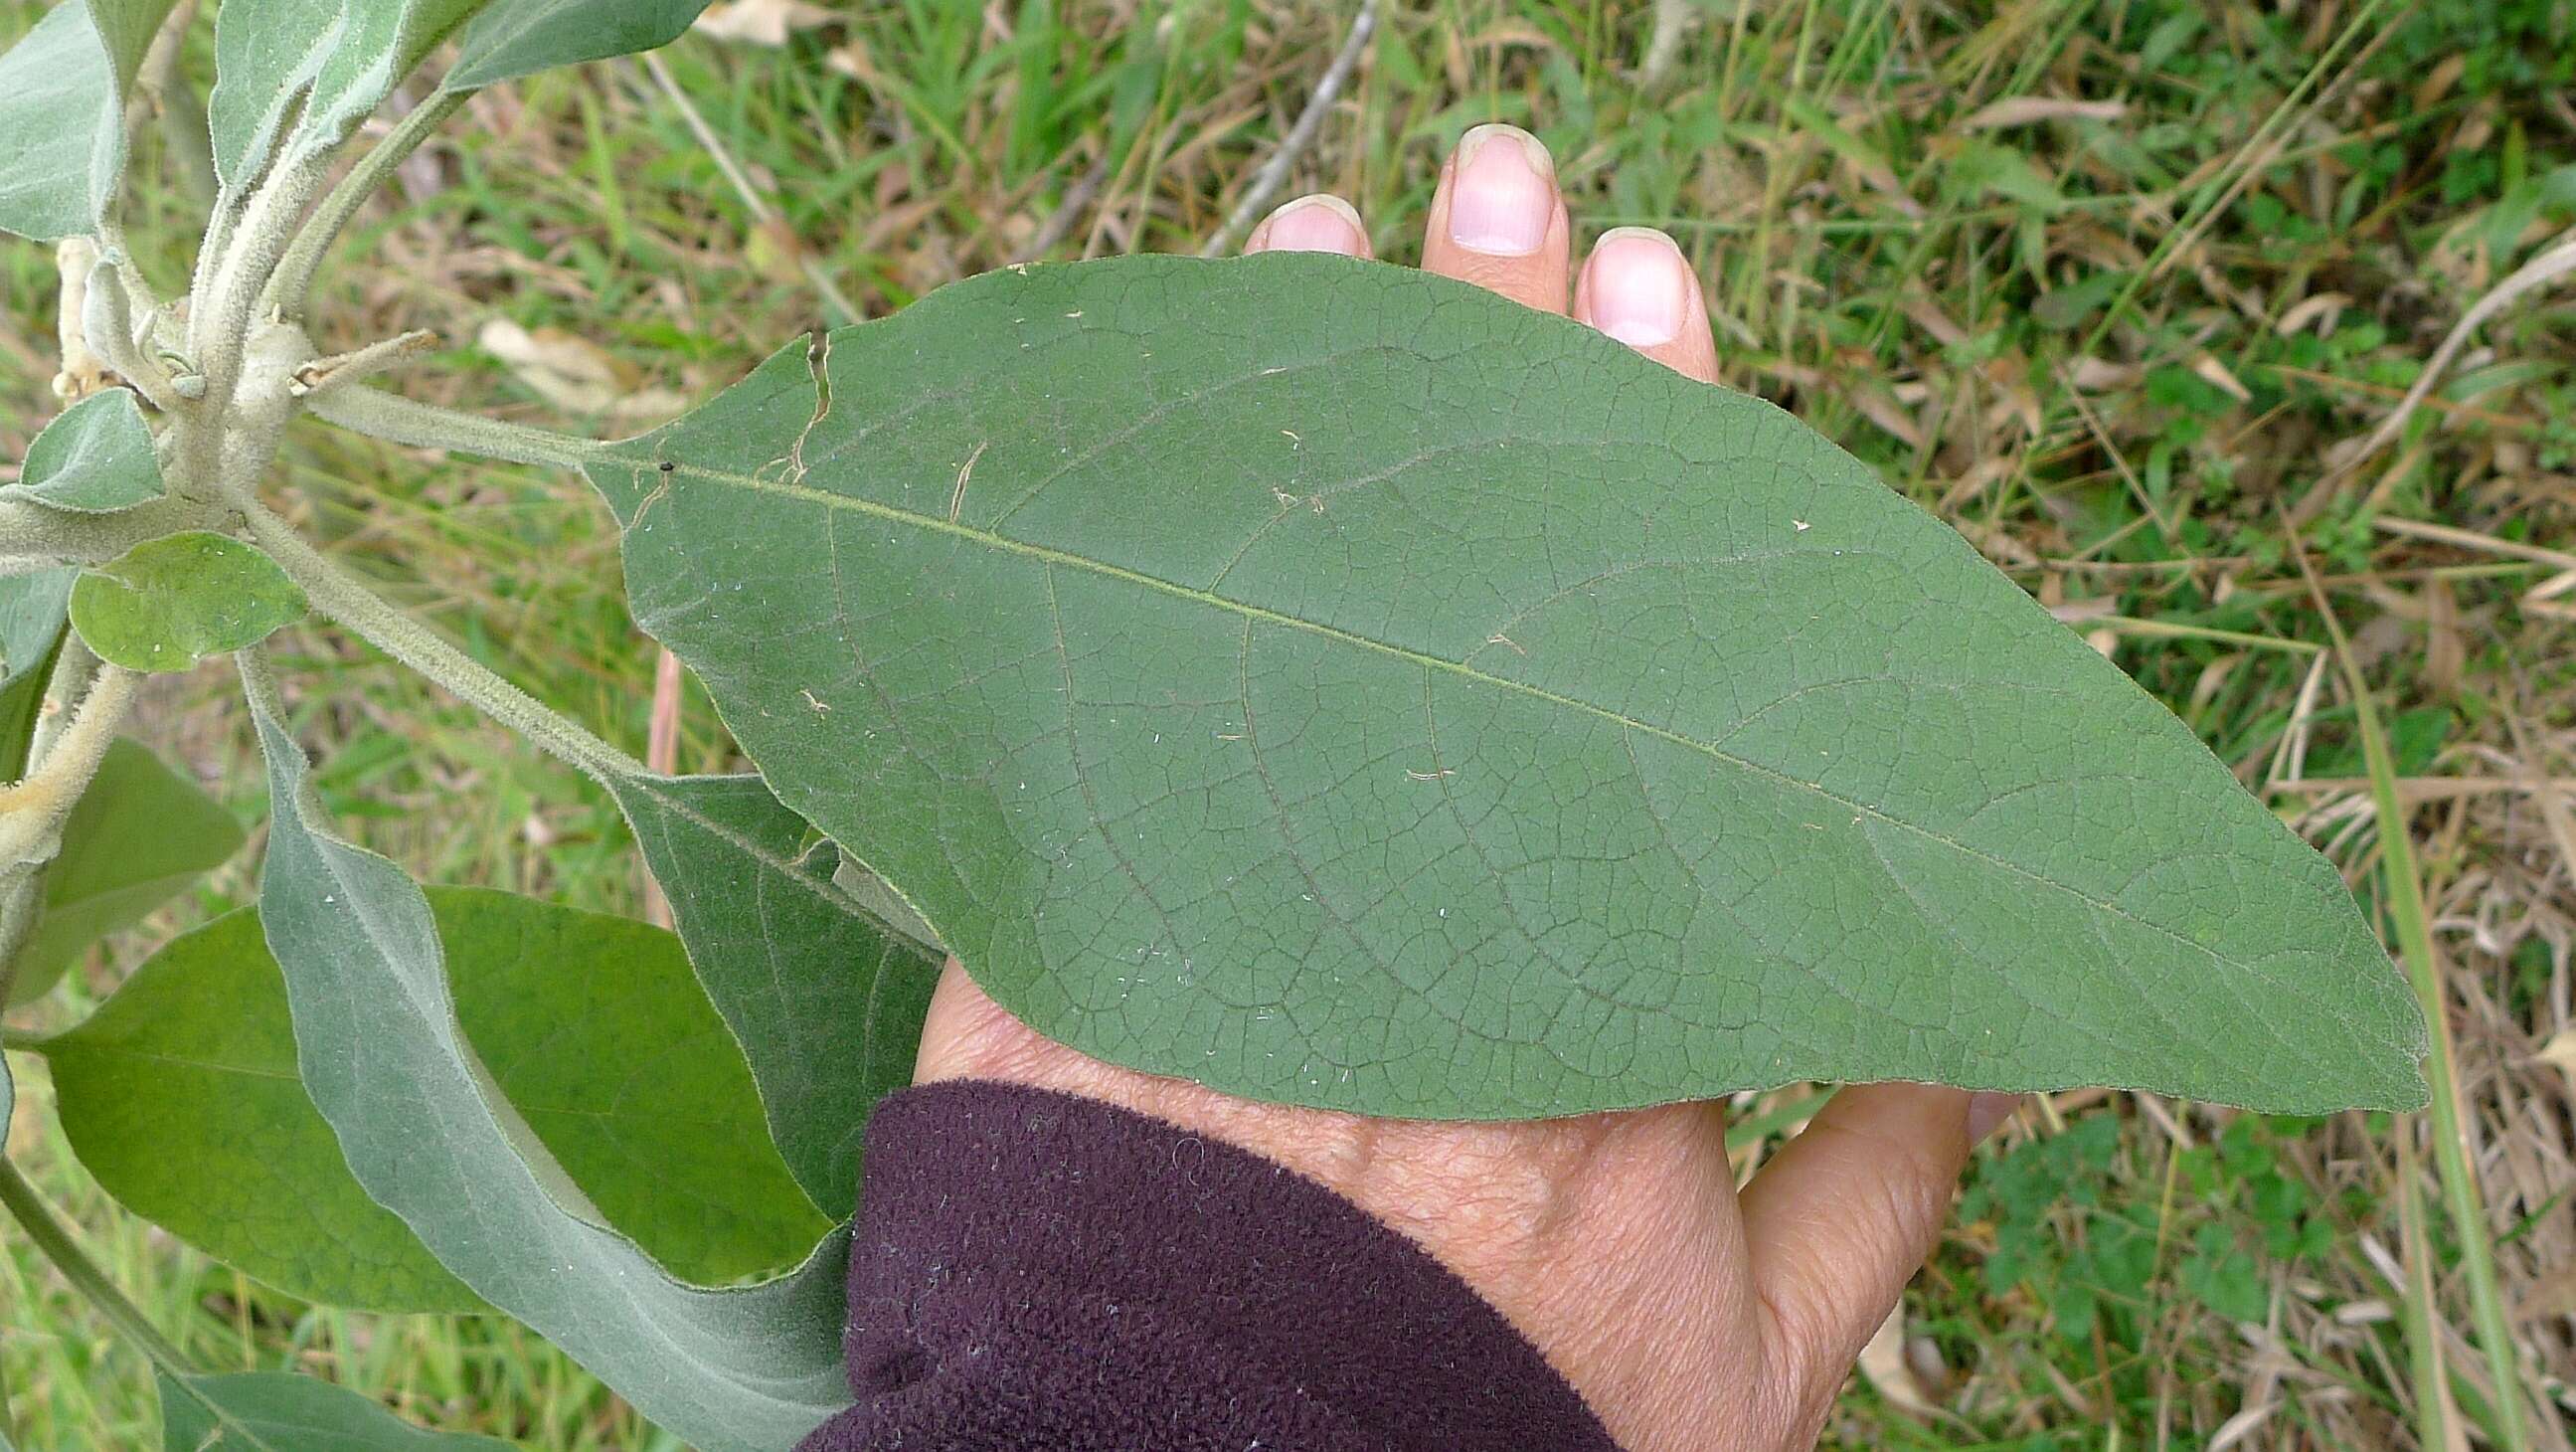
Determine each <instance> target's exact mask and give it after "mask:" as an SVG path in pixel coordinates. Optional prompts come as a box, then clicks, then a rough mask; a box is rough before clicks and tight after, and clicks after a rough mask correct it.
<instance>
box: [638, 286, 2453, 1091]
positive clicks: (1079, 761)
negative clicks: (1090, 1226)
mask: <svg viewBox="0 0 2576 1452" xmlns="http://www.w3.org/2000/svg"><path fill="white" fill-rule="evenodd" d="M590 474H591V477H592V479H593V481H594V482H595V483H596V484H597V485H598V487H599V488H600V489H601V490H602V492H603V493H604V494H605V495H606V496H607V498H608V500H609V502H610V504H611V506H612V507H613V508H614V510H615V512H616V513H617V515H618V517H619V519H620V521H621V522H622V524H623V525H624V528H625V539H624V543H625V553H626V565H627V575H628V583H629V587H630V592H631V595H632V598H633V602H634V609H635V613H636V616H637V619H638V620H639V621H640V622H641V623H642V624H643V625H644V627H645V628H646V629H647V630H649V631H650V632H652V633H653V634H654V635H655V636H656V637H658V638H659V639H661V640H663V641H664V642H666V643H667V644H669V645H670V646H671V647H672V649H673V650H675V651H676V652H677V653H678V654H679V655H680V656H681V658H682V659H684V660H685V661H687V662H688V664H689V665H690V666H691V667H692V668H693V669H694V670H696V672H697V673H698V675H699V676H700V677H701V678H702V679H703V680H704V681H705V682H706V685H707V687H708V689H709V691H710V693H711V694H712V696H713V697H714V699H715V701H716V702H717V704H718V705H719V707H720V708H721V709H722V711H723V713H724V715H725V718H726V721H727V723H728V724H729V725H730V726H731V728H732V729H733V731H734V733H735V735H736V736H737V737H738V738H739V739H740V740H741V742H742V743H743V745H744V746H745V748H746V749H747V750H748V751H750V753H751V754H752V756H753V758H754V759H755V760H756V761H757V762H758V763H759V765H760V767H761V769H762V771H763V773H764V775H765V776H766V777H767V779H768V781H769V783H770V784H771V786H772V787H773V788H774V789H775V790H776V791H777V792H778V793H779V795H780V796H781V798H782V799H783V800H784V801H785V802H786V803H787V804H788V805H789V806H790V807H792V808H794V809H795V810H796V811H797V812H799V813H801V814H803V815H804V816H805V817H807V818H808V819H810V820H811V821H813V822H814V823H815V824H816V825H817V826H818V827H820V828H822V829H823V830H824V831H825V832H827V833H828V834H830V835H831V836H832V837H833V839H834V840H836V841H839V842H843V843H847V844H850V845H851V847H852V848H853V850H854V851H855V853H856V855H857V856H859V857H860V858H862V859H863V860H864V861H865V863H866V865H867V866H868V867H869V868H870V869H872V870H873V871H875V872H877V873H878V874H880V875H881V876H882V877H883V878H884V879H885V880H886V881H887V882H888V883H890V884H891V885H892V886H893V887H894V888H896V889H897V890H899V891H900V892H901V893H902V895H903V897H904V899H905V900H906V901H907V902H908V903H909V904H910V905H911V906H913V907H914V908H916V909H918V910H919V912H920V914H921V916H922V917H923V918H924V919H925V920H926V921H927V923H928V925H929V926H930V927H931V928H932V929H933V930H935V931H936V933H937V934H938V935H939V937H940V938H941V939H942V940H943V941H944V942H946V943H947V944H948V945H949V946H950V947H952V948H953V949H955V950H956V951H957V952H958V954H959V955H960V956H961V957H962V958H963V959H964V960H965V962H966V964H967V966H968V968H969V969H970V971H972V972H973V973H974V974H975V976H976V978H977V979H978V981H979V982H980V983H982V984H983V985H984V987H985V988H986V989H987V990H988V991H989V992H991V993H992V994H993V995H994V996H995V997H996V998H998V999H999V1000H1000V1001H1001V1002H1002V1003H1004V1004H1005V1005H1006V1006H1008V1007H1009V1008H1011V1009H1012V1010H1013V1011H1014V1012H1015V1013H1017V1014H1019V1015H1020V1016H1021V1017H1023V1018H1025V1019H1026V1020H1027V1021H1028V1022H1029V1023H1030V1024H1032V1025H1033V1026H1034V1027H1036V1028H1037V1029H1039V1030H1040V1031H1042V1032H1044V1033H1047V1034H1048V1035H1050V1036H1052V1037H1055V1038H1058V1039H1061V1040H1063V1041H1065V1042H1068V1043H1070V1044H1072V1045H1074V1046H1076V1047H1078V1048H1081V1049H1084V1050H1086V1051H1088V1052H1091V1053H1093V1054H1096V1055H1099V1056H1102V1057H1105V1058H1108V1059H1111V1060H1114V1061H1117V1062H1121V1063H1125V1064H1130V1065H1134V1066H1137V1067H1141V1068H1146V1069H1151V1070H1156V1071H1159V1072H1164V1073H1173V1074H1181V1075H1186V1076H1188V1077H1191V1078H1194V1079H1199V1080H1202V1081H1204V1082H1207V1083H1210V1084H1213V1085H1216V1086H1217V1087H1220V1088H1223V1089H1227V1090H1230V1091H1233V1092H1237V1093H1242V1094H1246V1095H1250V1096H1253V1097H1257V1098H1264V1099H1274V1100H1288V1101H1295V1102H1300V1103H1309V1104H1319V1105H1327V1106H1333V1107H1339V1108H1347V1109H1354V1110H1360V1111H1364V1112H1371V1113H1379V1114H1401V1115H1420V1116H1433V1117H1516V1116H1527V1115H1533V1114H1562V1113H1572V1112H1576V1111H1581V1110H1590V1109H1600V1108H1611V1107H1620V1106H1632V1105H1640V1104H1647V1103H1654V1102H1660V1101H1667V1100H1674V1099H1682V1098H1692V1097H1702V1096H1708V1095H1714V1094H1719V1093H1723V1092H1726V1091H1730V1090H1735V1089H1741V1088H1747V1087H1756V1086H1764V1085H1771V1084H1777V1083H1782V1082H1787V1081H1793V1080H1806V1079H1821V1080H1869V1079H1891V1078H1893V1079H1918V1080H1933V1081H1940V1082H1946V1083H1952V1084H1958V1085H1962V1086H1967V1087H1974V1088H1986V1089H2007V1090H2030V1089H2046V1088H2058V1087H2064V1086H2069V1085H2077V1084H2097V1083H2100V1084H2113V1085H2122V1086H2133V1087H2139V1088H2147V1089H2154V1090H2159V1091H2164V1092H2170V1093H2177V1094H2184V1095H2189V1096H2192V1097H2197V1098H2205V1099H2214V1100H2221V1101H2226V1102H2231V1103H2238V1104H2246V1105H2253V1106H2258V1107H2263V1108H2269V1109H2276V1110H2286V1111H2299V1110H2323V1109H2329V1108H2335V1107H2340V1106H2345V1105H2351V1104H2356V1103H2358V1104H2373V1105H2389V1106H2401V1105H2410V1104H2413V1103H2417V1102H2420V1100H2421V1099H2422V1095H2423V1089H2422V1085H2421V1082H2420V1079H2419V1077H2418V1074H2417V1070H2416V1064H2415V1059H2416V1055H2417V1053H2418V1052H2419V1051H2420V1047H2421V1044H2422V1027H2421V1024H2420V1021H2419V1019H2418V1017H2417V1015H2416V1012H2415V1010H2414V1008H2413V1006H2412V1004H2411V1002H2410V1000H2409V999H2408V997H2407V995H2406V993H2405V992H2404V990H2403V987H2402V985H2401V984H2400V982H2399V981H2398V979H2397V977H2396V976H2395V974H2394V973H2393V972H2392V971H2391V970H2390V967H2389V964H2388V960H2387V957H2386V955H2385V954H2384V953H2383V952H2382V950H2381V949H2380V947H2379V945H2378V943H2377V942H2376V941H2375V939H2374V938H2373V937H2372V935H2371V933H2370V931H2369V929H2368V928H2367V926H2366V925H2365V924H2364V922H2363V920H2362V918H2361V916H2360V914H2359V913H2358V911H2357V910H2356V908H2355V906H2354V904H2353V902H2352V899H2351V896H2350V894H2349V893H2348V891H2347V890H2346V888H2345V887H2344V884H2343V883H2342V881H2341V879H2340V878H2339V877H2338V876H2337V874H2336V873H2335V871H2334V870H2333V868H2332V867H2331V865H2330V864H2328V863H2327V862H2326V861H2325V860H2324V859H2323V858H2321V857H2319V856H2318V855H2317V854H2316V853H2314V852H2313V851H2311V850H2309V849H2308V848H2307V847H2306V846H2305V845H2304V844H2302V843H2301V842H2299V841H2298V840H2297V839H2296V837H2295V836H2293V835H2292V834H2291V833H2290V832H2288V831H2287V830H2286V829H2285V828H2284V827H2283V826H2282V825H2281V824H2280V823H2279V822H2278V821H2277V820H2275V819H2274V818H2273V817H2272V816H2271V815H2270V814H2269V813H2268V812H2267V811H2265V810H2264V809H2263V807H2262V806H2261V805H2260V804H2259V803H2257V802H2255V801H2254V800H2253V799H2252V798H2251V797H2250V796H2248V795H2247V794H2246V793H2245V792H2244V791H2242V790H2241V789H2240V788H2239V787H2238V786H2237V784H2236V782H2235V781H2234V779H2233V778H2232V777H2231V776H2230V775H2229V773H2228V772H2227V771H2226V769H2225V768H2224V767H2223V766H2222V765H2221V764H2220V763H2219V762H2218V761H2216V760H2215V759H2214V758H2213V757H2212V756H2211V755H2210V753H2209V752H2208V750H2207V749H2206V748H2205V747H2203V746H2202V745H2201V743H2200V742H2199V741H2198V740H2196V739H2195V738H2194V737H2193V736H2192V735H2191V733H2190V731H2189V730H2188V729H2187V728H2186V727H2184V726H2183V725H2182V724H2181V723H2180V722H2179V721H2177V720H2175V719H2174V717H2173V716H2172V715H2171V714H2170V713H2168V712H2167V711H2165V710H2164V709H2163V708H2162V707H2161V706H2159V705H2158V704H2156V702H2155V701H2154V700H2153V699H2151V698H2150V697H2148V696H2147V695H2146V694H2145V693H2144V692H2142V691H2140V690H2139V689H2138V688H2137V687H2136V686H2135V685H2134V684H2133V683H2131V682H2130V681H2129V680H2128V679H2127V678H2126V677H2125V676H2123V675H2121V674H2120V673H2119V671H2118V670H2117V669H2116V668H2114V667H2112V666H2111V665H2110V664H2108V663H2107V662H2105V661H2103V660H2102V659H2101V658H2100V657H2098V656H2097V655H2095V654H2094V653H2093V652H2092V651H2091V650H2090V649H2088V648H2087V647H2086V646H2085V645H2084V644H2083V642H2082V641H2081V640H2079V639H2078V638H2077V637H2076V636H2075V635H2074V634H2073V633H2071V632H2069V631H2068V630H2066V629H2065V628H2064V627H2063V626H2062V625H2060V624H2058V623H2057V622H2056V621H2055V620H2053V619H2052V618H2050V617H2049V616H2048V615H2047V614H2046V613H2045V612H2044V611H2042V610H2041V609H2040V608H2039V607H2038V606H2037V605H2035V604H2034V603H2033V602H2032V601H2031V600H2030V599H2029V598H2028V597H2027V596H2026V595H2024V594H2023V593H2022V592H2021V590H2020V589H2019V588H2018V587H2016V586H2015V585H2013V584H2012V582H2011V581H2009V580H2008V579H2006V578H2005V577H2004V576H2003V575H2001V574H2000V573H1998V572H1997V571H1995V570H1994V569H1993V568H1992V567H1990V566H1989V565H1987V564H1986V563H1985V562H1984V561H1983V560H1982V559H1981V558H1979V557H1978V556H1977V555H1976V554H1975V552H1974V551H1972V550H1971V549H1969V548H1968V547H1967V546H1966V544H1965V543H1963V542H1962V541H1961V540H1960V539H1959V537H1958V536H1957V535H1956V534H1955V533H1953V532H1952V531H1950V530H1949V529H1948V528H1946V527H1945V526H1943V525H1942V524H1940V523H1939V522H1938V521H1937V520H1935V519H1933V518H1932V517H1931V516H1929V515H1927V514H1925V513H1923V512H1922V511H1921V510H1919V509H1917V508H1916V507H1915V506H1913V505H1912V504H1910V503H1908V502H1907V501H1905V500H1904V499H1902V498H1900V497H1899V496H1897V495H1896V494H1894V493H1892V492H1891V491H1889V490H1888V489H1886V488H1885V487H1884V486H1883V485H1881V484H1880V483H1879V482H1878V481H1877V480H1876V479H1875V478H1873V477H1872V476H1871V475H1870V474H1869V472H1868V471H1867V469H1866V468H1865V467H1864V466H1862V465H1861V464H1859V463H1858V462H1857V461H1856V460H1854V459H1852V458H1851V457H1850V456H1848V455H1846V454H1844V453H1843V452H1841V451H1840V450H1838V449H1836V448H1835V447H1834V446H1833V445H1831V444H1830V443H1828V442H1827V441H1825V440H1824V439H1822V438H1821V437H1819V436H1817V435H1816V434H1814V433H1813V432H1812V431H1810V430H1808V429H1807V428H1805V427H1804V426H1803V425H1801V424H1799V423H1798V422H1797V421H1796V420H1794V419H1792V418H1791V417H1790V416H1788V415H1787V414H1785V413H1782V412H1780V411H1779V410H1777V409H1775V408H1773V407H1771V406H1770V405H1768V404H1765V403H1762V402H1760V401H1758V400H1755V399H1751V398H1748V397H1744V396H1742V395H1738V394H1734V393H1731V392H1728V391H1726V390H1723V389H1718V388H1713V387H1708V386H1705V385H1701V384H1697V383H1694V382H1691V381H1689V380H1686V379H1683V378H1681V377H1679V376H1678V375H1676V374H1673V373H1671V372H1669V371H1667V370H1665V369H1663V368H1661V367H1659V366H1657V365H1655V364H1653V363H1651V362H1649V361H1647V360H1645V359H1642V358H1640V357H1638V356H1636V355H1635V354H1633V353H1631V352H1630V351H1628V350H1627V349H1625V348H1623V347H1621V346H1619V345H1618V344H1616V343H1614V342H1611V341H1610V340H1608V339H1605V338H1603V337H1601V336H1599V335H1597V334H1595V333H1593V332H1591V331H1589V330H1587V329H1584V328H1581V327H1578V326H1576V325H1574V324H1572V323H1569V322H1567V321H1565V320H1563V319H1559V318H1554V317H1546V316H1542V315H1539V314H1537V313H1533V312H1530V311H1528V310H1526V309H1522V308H1519V307H1516V306H1514V305H1512V304H1510V303H1508V302H1505V301H1502V300H1500V299H1497V298H1495V297H1493V296H1492V295H1490V294H1487V293H1483V292H1481V291H1479V290H1477V289H1474V288H1470V287H1467V286H1464V285H1461V284H1457V283H1453V282H1448V281H1445V280H1442V279H1438V278H1431V277H1426V276H1424V275H1421V274H1419V273H1414V272H1410V271H1405V270H1401V269H1396V268H1391V267H1383V266H1377V265H1372V264H1365V263H1357V262H1351V261H1347V260H1344V259H1339V258H1329V257H1320V256H1313V255H1278V256H1263V257H1258V258H1251V259H1245V260H1241V261H1234V262H1224V263H1199V262H1190V261H1184V260H1179V259H1168V258H1133V259H1121V260H1116V261H1110V262H1101V263H1090V264H1078V265H1074V266H1067V267H1039V268H1028V269H1024V270H1023V269H1013V270H1010V271H1006V272H1003V273H997V274H993V275H990V276H987V277H983V278H979V279H976V280H974V281H971V282H968V283H964V284H960V285H958V286H955V287H952V288H949V289H946V290H943V291H942V292H940V293H938V294H936V295H934V296H933V297H931V298H929V299H927V300H925V301H924V302H922V303H920V304H918V305H916V306H915V307H913V308H911V309H909V310H907V311H906V312H904V313H902V314H901V315H899V316H897V317H895V318H893V319H891V320H888V321H885V322H880V323H874V324H868V325H864V326H861V327H856V328H850V329H844V330H841V331H839V332H835V333H833V334H830V335H828V337H825V338H823V339H821V340H819V341H818V343H817V344H816V345H815V346H814V347H812V348H810V349H809V348H807V347H803V346H800V347H797V348H794V349H791V350H788V351H786V352H782V353H781V354H779V355H777V356H776V357H773V358H772V359H771V360H770V361H769V362H767V363H765V364H764V365H762V366H761V367H760V368H759V369H758V370H756V371H755V372H754V373H753V374H752V375H751V377H749V378H748V379H746V380H745V381H744V382H743V383H741V384H739V385H737V386H736V387H735V388H733V389H732V390H730V391H729V392H727V393H726V394H724V395H723V396H721V397H720V398H718V399H716V400H715V401H713V402H711V403H710V404H708V405H707V406H706V407H705V408H703V409H701V410H699V411H698V412H696V413H694V414H692V415H690V416H688V417H687V418H684V419H682V420H680V421H679V422H677V423H675V424H673V425H671V426H669V427H667V428H665V429H663V430H660V431H657V432H655V433H653V434H649V435H646V436H644V437H642V438H639V439H636V440H633V441H631V442H629V443H627V444H624V445H620V446H618V447H617V448H616V449H614V450H613V451H612V452H611V453H610V454H609V455H607V456H606V457H605V458H604V459H603V460H602V461H601V462H598V463H594V464H593V465H592V466H590Z"/></svg>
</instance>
